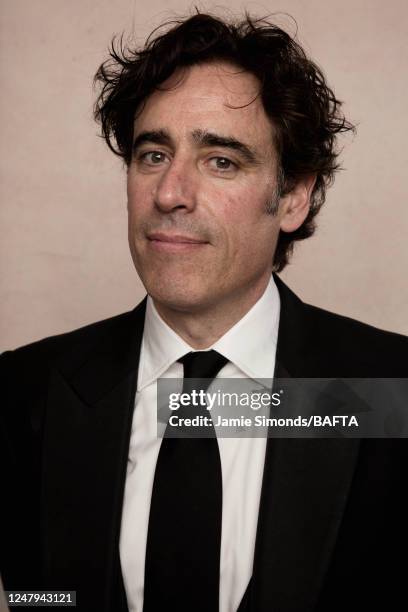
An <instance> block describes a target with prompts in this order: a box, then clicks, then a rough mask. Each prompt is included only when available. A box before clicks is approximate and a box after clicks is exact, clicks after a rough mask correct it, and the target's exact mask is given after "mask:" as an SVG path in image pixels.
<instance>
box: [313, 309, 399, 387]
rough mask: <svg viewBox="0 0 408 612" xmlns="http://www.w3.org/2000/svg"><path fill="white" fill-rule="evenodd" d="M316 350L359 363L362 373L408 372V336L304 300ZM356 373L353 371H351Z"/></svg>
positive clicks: (375, 374) (352, 363)
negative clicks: (306, 302)
mask: <svg viewBox="0 0 408 612" xmlns="http://www.w3.org/2000/svg"><path fill="white" fill-rule="evenodd" d="M304 309H305V317H306V319H307V320H308V324H309V326H310V330H311V338H310V340H311V342H312V343H313V351H314V353H315V354H320V355H321V356H322V358H324V357H325V356H328V355H329V354H330V355H331V356H332V358H333V356H334V359H335V361H337V362H338V363H339V364H340V363H348V364H350V368H351V369H353V366H358V371H360V372H361V374H358V375H359V376H360V375H361V376H377V377H384V378H386V377H396V378H397V377H405V376H407V375H408V366H407V364H408V338H407V337H406V336H403V335H401V334H397V333H394V332H390V331H385V330H382V329H378V328H376V327H374V326H372V325H368V324H366V323H363V322H361V321H357V320H355V319H351V318H349V317H345V316H343V315H340V314H336V313H333V312H330V311H327V310H324V309H322V308H318V307H316V306H312V305H310V304H304ZM351 375H353V374H351Z"/></svg>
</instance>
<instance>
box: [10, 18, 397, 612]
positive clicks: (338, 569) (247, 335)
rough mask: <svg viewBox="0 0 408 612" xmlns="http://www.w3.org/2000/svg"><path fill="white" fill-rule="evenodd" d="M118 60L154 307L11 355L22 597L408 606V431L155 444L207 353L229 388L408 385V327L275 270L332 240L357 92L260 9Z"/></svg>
mask: <svg viewBox="0 0 408 612" xmlns="http://www.w3.org/2000/svg"><path fill="white" fill-rule="evenodd" d="M111 56H112V60H113V63H112V62H111V63H105V64H104V65H102V66H101V68H100V69H99V71H98V73H97V77H96V79H97V81H98V82H100V83H101V85H102V91H101V94H100V97H99V99H98V102H97V105H96V117H97V119H99V120H100V121H101V124H102V130H103V134H104V135H105V137H106V139H107V142H108V144H109V146H110V147H111V148H112V149H113V150H114V151H115V152H116V153H118V154H119V155H121V156H122V157H123V159H124V161H125V162H126V164H127V170H128V172H127V186H128V212H129V244H130V250H131V253H132V258H133V261H134V264H135V267H136V270H137V272H138V274H139V276H140V278H141V279H142V281H143V283H144V286H145V287H146V291H147V294H148V298H147V300H144V301H143V302H142V303H141V304H139V305H138V306H137V307H136V308H135V310H134V311H132V312H130V313H125V314H123V315H119V316H117V317H114V318H112V319H109V320H106V321H102V322H99V323H96V324H94V325H90V326H88V327H85V328H83V329H80V330H77V331H74V332H71V333H69V334H64V335H62V336H59V337H54V338H48V339H45V340H43V341H41V342H37V343H35V344H32V345H30V346H27V347H24V348H21V349H19V350H17V351H14V352H9V353H6V354H5V355H3V356H2V371H3V372H4V383H3V388H6V390H7V394H6V397H7V400H6V404H5V408H4V410H3V420H4V432H5V433H4V438H3V444H2V446H3V451H4V453H5V461H6V465H7V483H6V491H7V502H6V504H5V506H6V508H5V509H6V519H5V520H4V521H3V534H2V541H3V560H2V571H3V580H4V583H5V588H6V589H9V590H10V589H28V588H29V589H37V590H38V589H59V590H61V589H66V590H68V589H70V590H75V591H76V592H77V607H78V608H79V609H81V610H98V611H102V610H113V611H115V612H116V611H119V610H127V609H128V610H131V611H133V610H145V612H148V611H150V610H161V609H163V610H177V611H184V610H189V611H190V610H191V611H193V610H195V611H201V610H202V611H205V610H207V611H208V612H211V611H212V610H218V609H219V610H220V611H221V612H226V611H228V612H230V611H231V612H232V611H235V610H239V611H240V612H243V611H247V610H250V611H252V610H254V611H270V610H272V611H279V612H294V611H302V612H303V611H309V610H310V611H311V610H314V611H319V612H321V611H328V610H330V611H333V610H344V609H349V608H350V607H351V609H359V610H363V609H370V607H371V606H372V605H374V604H375V603H380V604H382V605H383V606H385V605H387V608H386V609H396V607H397V605H401V598H402V596H403V575H404V574H405V571H404V564H403V563H401V562H400V561H399V560H398V553H400V554H402V553H404V552H406V548H405V546H404V538H405V537H406V511H407V507H406V502H404V501H403V494H402V492H403V484H404V481H405V480H404V477H405V469H406V445H405V443H404V441H402V440H375V439H372V440H359V439H336V438H332V439H268V440H266V439H265V438H246V439H245V438H232V439H223V438H219V439H218V440H217V438H215V437H214V436H213V437H210V438H209V439H208V441H207V439H205V440H203V439H199V440H193V443H191V442H185V441H179V440H171V439H167V438H164V440H163V441H162V440H161V439H160V438H157V435H156V403H157V398H156V382H157V379H158V378H160V377H170V378H171V377H179V378H183V374H184V377H185V378H186V379H187V378H189V375H188V373H190V376H192V373H194V372H195V377H197V378H199V377H200V375H201V376H203V374H202V372H203V370H202V369H196V370H194V369H193V368H192V362H194V356H195V357H196V358H197V360H198V361H201V362H203V360H207V361H208V359H213V358H215V359H218V361H219V363H218V365H217V367H215V368H213V371H212V374H211V375H208V376H207V377H208V378H214V377H215V376H217V375H218V376H220V377H230V378H244V379H250V380H251V379H256V378H259V377H260V378H273V377H275V378H276V377H279V376H285V377H302V378H316V377H318V378H321V377H328V378H330V377H334V378H338V377H342V378H347V377H359V378H362V377H369V378H375V377H382V378H386V377H406V375H407V358H406V355H407V342H406V339H405V338H403V337H402V336H398V335H396V334H392V333H387V332H383V331H380V330H376V329H374V328H371V327H369V326H367V325H364V324H362V323H358V322H356V321H353V320H350V319H346V318H344V317H341V316H338V315H334V314H331V313H328V312H326V311H323V310H320V309H318V308H315V307H312V306H308V305H306V304H303V303H302V302H301V301H300V300H299V299H298V298H297V297H296V296H295V295H294V294H293V293H292V292H291V291H290V290H289V289H288V288H287V287H286V286H285V285H284V284H283V283H282V281H280V280H279V278H278V277H277V276H276V275H273V276H272V272H276V271H280V270H282V269H283V268H284V266H285V265H286V263H287V262H288V259H289V256H290V253H291V250H292V248H293V244H294V241H295V240H299V239H304V238H306V237H308V236H310V235H311V234H312V233H313V230H314V217H315V216H316V214H317V212H318V211H319V209H320V207H321V205H322V204H323V202H324V198H325V189H326V187H327V185H328V184H329V183H330V182H331V180H332V179H333V176H334V172H335V170H336V168H337V164H336V148H335V145H336V135H337V134H338V133H340V132H342V131H346V130H348V129H351V125H350V124H349V123H348V122H346V120H345V119H344V117H343V116H342V115H341V113H340V103H339V102H338V101H337V100H336V98H335V96H334V94H333V92H332V91H331V90H330V88H329V87H328V85H327V84H326V81H325V79H324V77H323V75H322V73H321V72H320V71H319V69H318V68H317V67H316V66H315V65H314V64H313V63H312V62H311V61H310V60H309V59H308V58H307V57H306V56H305V54H304V52H303V50H302V49H301V48H300V46H299V45H298V44H297V43H296V42H295V41H294V40H293V39H291V38H290V37H289V36H288V35H287V34H286V33H285V32H283V31H282V30H281V29H279V28H277V27H276V26H273V25H271V24H269V23H267V22H262V21H259V22H257V21H253V20H251V19H249V18H246V19H245V20H243V21H242V23H239V24H235V25H234V24H228V23H225V22H223V21H221V20H219V19H215V18H213V17H211V16H208V15H200V14H198V15H196V16H194V17H192V18H190V19H187V20H185V21H180V22H177V23H176V24H173V25H172V27H171V28H170V29H169V30H168V31H167V32H166V33H164V34H161V35H160V34H156V37H155V38H152V39H150V41H148V43H147V44H146V46H145V47H144V48H143V49H141V50H127V51H126V50H122V51H118V50H116V51H115V50H114V49H112V53H111ZM191 353H192V354H193V357H192V356H191ZM203 353H204V356H203ZM197 360H196V361H197ZM180 477H182V479H181V480H180ZM186 483H188V484H187V485H186ZM198 517H199V518H198ZM198 543H199V544H198ZM192 568H193V569H192ZM403 572H404V574H403ZM351 602H352V603H351Z"/></svg>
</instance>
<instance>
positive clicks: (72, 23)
mask: <svg viewBox="0 0 408 612" xmlns="http://www.w3.org/2000/svg"><path fill="white" fill-rule="evenodd" d="M199 6H200V7H201V8H207V9H210V10H211V8H214V6H217V5H216V4H214V3H210V2H207V3H200V4H199ZM189 7H190V3H187V2H183V1H182V0H178V1H176V0H170V2H168V1H167V2H165V1H164V0H149V2H138V1H135V0H115V2H112V0H70V1H68V0H37V1H36V2H32V1H31V0H3V1H2V8H1V64H0V76H1V80H0V83H1V89H2V101H1V114H0V118H1V139H0V147H1V149H0V155H1V162H2V164H1V194H0V195H1V288H0V290H1V313H0V314H1V326H2V327H1V344H0V350H4V349H7V348H13V347H15V346H18V345H21V344H25V343H28V342H30V341H33V340H35V339H38V338H41V337H43V336H46V335H51V334H55V333H60V332H64V331H67V330H70V329H73V328H75V327H79V326H81V325H84V324H86V323H90V322H92V321H95V320H98V319H102V318H104V317H108V316H110V315H113V314H117V313H119V312H122V311H123V310H126V309H129V308H131V307H133V306H134V305H135V303H137V302H138V301H139V300H140V298H141V297H142V296H143V287H142V286H141V285H140V283H139V281H138V279H137V277H136V273H135V272H134V271H133V267H132V264H131V259H130V255H129V254H128V247H127V237H126V195H125V172H124V169H123V167H122V164H121V162H120V160H119V159H116V158H115V157H114V156H113V155H112V154H110V153H109V151H108V150H107V148H106V147H105V146H104V144H103V142H102V141H101V140H100V139H99V138H98V137H97V136H96V134H97V127H96V125H95V124H94V123H93V121H92V102H93V100H94V95H93V92H92V87H91V82H92V78H93V75H94V73H95V70H96V68H97V67H98V65H99V64H100V62H101V61H102V60H103V59H104V58H105V56H106V49H107V46H108V43H109V41H110V39H111V36H112V34H113V33H118V32H121V31H122V30H126V31H127V32H128V33H131V32H134V33H135V35H136V37H137V39H139V40H143V39H144V37H145V35H146V34H147V33H148V32H150V30H151V29H152V28H153V27H154V26H155V25H158V24H159V23H160V22H162V21H163V20H164V19H166V18H168V17H170V16H171V15H172V13H173V11H175V10H176V11H178V12H179V13H186V12H187V11H188V10H189ZM244 7H246V8H248V9H249V10H250V11H252V12H254V13H256V14H265V13H268V12H278V11H281V12H287V13H290V14H291V15H293V16H294V17H295V19H296V20H297V23H298V27H299V39H300V41H301V42H302V43H303V44H304V46H305V48H306V49H307V50H308V52H309V53H310V54H311V55H312V57H313V58H314V59H315V60H316V61H317V62H318V63H319V64H320V65H321V66H322V67H323V68H324V70H325V72H326V74H327V75H328V78H329V82H330V83H331V84H332V85H333V86H334V89H335V91H336V94H337V96H338V97H340V98H341V99H343V100H345V101H346V102H347V104H346V106H345V110H346V113H347V114H348V115H349V117H350V118H351V119H352V120H353V121H355V122H357V123H358V124H359V129H358V134H357V137H356V138H355V139H353V138H351V137H347V138H346V139H345V140H344V142H343V144H344V147H345V148H344V151H343V154H342V162H343V166H344V167H345V170H344V171H343V172H342V173H341V174H340V175H339V176H338V178H337V180H336V183H335V186H334V187H333V188H332V189H331V190H330V191H329V195H328V201H327V203H326V206H325V209H324V211H323V213H322V214H321V216H320V223H319V231H318V233H317V235H316V236H315V237H314V238H312V239H311V240H309V241H307V242H305V243H304V244H302V245H299V246H298V248H297V250H296V253H295V257H294V259H293V262H292V265H291V266H290V267H289V269H288V270H287V271H285V272H284V274H283V278H284V279H285V280H287V281H288V283H289V285H290V286H291V287H292V288H294V289H295V291H297V292H298V294H300V296H302V297H303V299H305V300H306V301H310V302H312V303H314V304H317V305H319V306H322V307H324V308H328V309H330V310H333V311H336V312H341V313H343V314H346V315H349V316H352V317H355V318H358V319H361V320H364V321H366V322H368V323H371V324H373V325H376V326H379V327H382V328H385V329H389V330H394V331H399V332H402V333H408V315H407V304H408V284H407V281H406V278H407V267H408V266H407V264H408V246H407V234H408V232H407V230H408V197H407V196H408V186H407V172H406V165H407V155H406V149H407V124H408V120H407V100H408V96H407V79H406V68H407V55H408V53H407V51H408V42H407V39H408V37H407V25H408V24H407V21H408V19H407V18H408V3H406V2H405V0H391V1H390V2H384V0H371V1H369V0H367V1H363V0H343V1H342V3H341V5H340V3H337V2H330V1H327V0H308V1H307V2H306V1H305V0H303V1H300V0H299V1H296V0H285V1H283V0H279V2H278V1H276V2H272V1H271V2H262V3H261V2H246V3H241V2H238V1H235V2H229V3H228V8H229V11H230V12H239V11H240V10H241V9H242V8H244ZM277 21H278V23H279V24H280V25H282V26H286V27H288V28H291V29H292V31H293V28H294V25H293V22H291V20H290V19H289V18H288V17H287V16H285V15H283V14H280V15H279V16H278V17H277Z"/></svg>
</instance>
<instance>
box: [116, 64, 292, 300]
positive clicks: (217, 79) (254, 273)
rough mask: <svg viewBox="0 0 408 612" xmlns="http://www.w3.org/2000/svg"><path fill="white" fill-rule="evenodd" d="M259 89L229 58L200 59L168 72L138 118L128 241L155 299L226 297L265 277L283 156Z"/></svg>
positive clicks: (276, 224) (255, 288)
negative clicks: (278, 153)
mask: <svg viewBox="0 0 408 612" xmlns="http://www.w3.org/2000/svg"><path fill="white" fill-rule="evenodd" d="M181 77H183V78H181ZM258 91H259V83H258V81H257V80H256V78H255V77H254V76H253V75H251V74H249V73H246V72H243V71H242V70H239V69H238V68H236V67H234V66H232V65H229V64H223V63H219V64H204V65H200V66H194V67H192V68H190V69H188V70H187V71H186V72H185V73H184V76H183V74H182V73H176V74H175V75H173V76H172V77H170V79H169V80H168V81H167V82H166V83H164V85H163V86H162V87H161V90H160V91H155V92H154V93H153V94H152V95H151V96H150V97H149V98H148V99H147V101H146V104H145V106H144V107H143V110H142V112H141V113H140V114H138V116H137V118H136V121H135V128H134V143H135V146H134V152H133V160H132V162H131V164H130V166H129V170H128V181H127V188H128V211H129V244H130V249H131V253H132V257H133V261H134V264H135V267H136V269H137V271H138V273H139V276H140V278H141V280H142V282H143V284H144V285H145V287H146V290H147V292H148V293H149V294H150V295H151V296H152V297H153V299H154V301H155V303H156V304H157V305H158V306H159V307H160V306H162V307H163V308H171V309H173V310H179V311H190V312H198V311H200V310H202V309H208V308H214V307H221V306H222V305H225V304H227V303H232V302H233V301H234V300H239V299H240V297H242V296H243V295H245V294H247V293H248V292H252V293H254V294H255V293H256V292H258V294H259V290H260V289H262V290H263V289H264V288H265V286H266V284H267V282H268V280H269V277H270V274H271V272H272V260H273V253H274V250H275V246H276V241H277V237H278V233H279V228H280V213H279V212H278V214H277V215H271V214H270V213H268V212H267V206H268V205H273V203H274V201H275V200H276V186H277V156H276V151H275V149H274V146H273V127H272V125H271V122H270V121H269V119H268V117H267V116H266V114H265V111H264V109H263V106H262V102H261V101H260V99H259V98H256V96H257V94H258Z"/></svg>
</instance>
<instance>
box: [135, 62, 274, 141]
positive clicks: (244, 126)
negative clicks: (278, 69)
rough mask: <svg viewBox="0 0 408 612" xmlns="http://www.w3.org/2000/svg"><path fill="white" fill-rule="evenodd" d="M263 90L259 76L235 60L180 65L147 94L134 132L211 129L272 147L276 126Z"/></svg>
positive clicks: (176, 133) (181, 133) (177, 131)
mask: <svg viewBox="0 0 408 612" xmlns="http://www.w3.org/2000/svg"><path fill="white" fill-rule="evenodd" d="M259 92H260V84H259V81H258V79H257V78H256V77H255V76H254V75H252V74H250V73H248V72H245V71H243V69H241V68H239V67H237V66H234V65H232V64H228V63H224V62H218V63H211V64H202V65H197V66H192V67H190V68H186V69H183V70H181V69H180V70H178V71H176V72H175V73H174V74H173V75H172V76H171V77H170V78H169V79H167V81H165V82H164V83H163V84H162V85H160V89H158V90H156V91H154V93H152V94H151V95H150V96H149V97H148V98H147V100H146V101H145V104H144V106H143V108H142V110H141V112H140V113H138V114H137V117H136V120H135V133H137V132H138V131H140V130H142V129H143V130H144V129H148V130H150V129H160V128H162V129H163V128H164V129H167V130H169V131H170V132H173V135H175V136H177V135H179V136H182V135H183V133H184V132H192V131H194V130H203V131H205V130H208V131H213V132H221V133H223V134H225V135H228V136H232V137H238V138H243V139H244V140H246V141H248V142H251V141H252V142H253V144H258V145H259V146H260V147H265V146H268V145H269V146H272V138H273V126H272V124H271V121H270V120H269V118H268V117H267V115H266V113H265V110H264V108H263V104H262V101H261V98H260V95H259Z"/></svg>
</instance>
